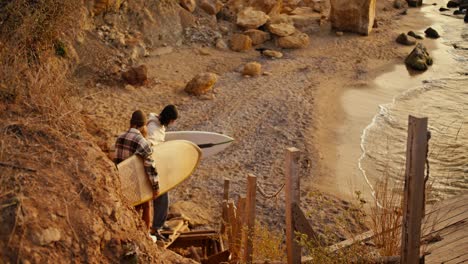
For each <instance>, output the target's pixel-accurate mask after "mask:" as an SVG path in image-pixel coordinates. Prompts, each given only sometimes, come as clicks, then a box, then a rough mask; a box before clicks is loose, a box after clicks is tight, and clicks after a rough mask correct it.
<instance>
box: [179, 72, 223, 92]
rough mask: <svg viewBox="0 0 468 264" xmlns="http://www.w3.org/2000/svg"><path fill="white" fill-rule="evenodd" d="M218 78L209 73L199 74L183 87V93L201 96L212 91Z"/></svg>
mask: <svg viewBox="0 0 468 264" xmlns="http://www.w3.org/2000/svg"><path fill="white" fill-rule="evenodd" d="M217 80H218V76H217V75H216V74H214V73H211V72H206V73H200V74H198V75H197V76H195V77H194V78H193V79H192V80H191V81H190V82H188V83H187V85H186V86H185V89H184V91H186V92H187V93H189V94H193V95H202V94H205V93H207V92H209V91H211V90H212V89H213V86H214V85H215V83H216V81H217Z"/></svg>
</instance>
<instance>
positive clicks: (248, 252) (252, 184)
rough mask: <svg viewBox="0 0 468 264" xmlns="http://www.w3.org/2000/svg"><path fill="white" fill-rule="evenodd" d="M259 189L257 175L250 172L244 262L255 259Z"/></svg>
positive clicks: (250, 261) (246, 205) (248, 177)
mask: <svg viewBox="0 0 468 264" xmlns="http://www.w3.org/2000/svg"><path fill="white" fill-rule="evenodd" d="M256 191H257V177H255V176H254V175H251V174H249V175H248V176H247V194H246V198H247V200H246V204H245V211H244V214H245V218H244V219H245V220H244V221H245V225H246V227H247V233H246V234H245V237H244V258H243V259H244V263H252V259H253V256H252V254H253V237H254V228H255V206H256V193H257V192H256Z"/></svg>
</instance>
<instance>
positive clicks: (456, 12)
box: [453, 10, 465, 16]
mask: <svg viewBox="0 0 468 264" xmlns="http://www.w3.org/2000/svg"><path fill="white" fill-rule="evenodd" d="M453 14H454V15H455V16H457V15H464V14H465V12H464V11H463V10H455V11H453Z"/></svg>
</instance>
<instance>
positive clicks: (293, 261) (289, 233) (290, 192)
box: [285, 148, 301, 264]
mask: <svg viewBox="0 0 468 264" xmlns="http://www.w3.org/2000/svg"><path fill="white" fill-rule="evenodd" d="M299 153H300V152H299V150H298V149H297V148H288V149H286V185H285V187H286V249H287V255H288V264H298V263H301V247H300V246H299V244H298V243H297V242H296V235H295V234H294V231H295V228H294V227H295V225H296V223H295V220H294V209H293V206H294V204H297V205H299V206H300V204H301V202H300V201H301V198H300V184H299V182H300V181H299V174H298V173H297V170H298V169H297V160H298V158H299Z"/></svg>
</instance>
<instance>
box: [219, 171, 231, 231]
mask: <svg viewBox="0 0 468 264" xmlns="http://www.w3.org/2000/svg"><path fill="white" fill-rule="evenodd" d="M229 184H230V180H229V179H224V194H223V208H222V213H221V217H222V219H223V221H222V222H221V234H225V233H226V225H227V224H228V219H227V206H225V204H224V202H226V203H227V201H228V200H229Z"/></svg>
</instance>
